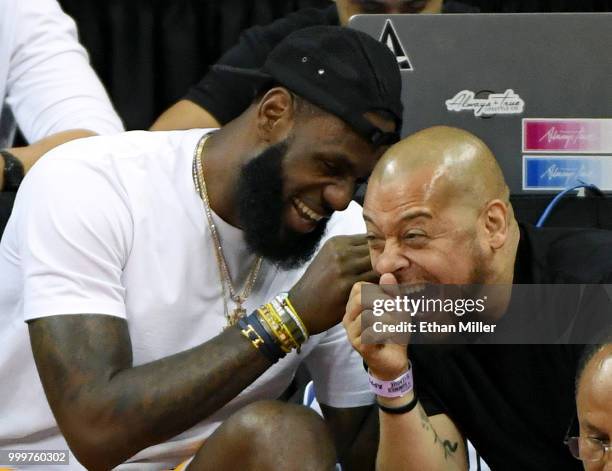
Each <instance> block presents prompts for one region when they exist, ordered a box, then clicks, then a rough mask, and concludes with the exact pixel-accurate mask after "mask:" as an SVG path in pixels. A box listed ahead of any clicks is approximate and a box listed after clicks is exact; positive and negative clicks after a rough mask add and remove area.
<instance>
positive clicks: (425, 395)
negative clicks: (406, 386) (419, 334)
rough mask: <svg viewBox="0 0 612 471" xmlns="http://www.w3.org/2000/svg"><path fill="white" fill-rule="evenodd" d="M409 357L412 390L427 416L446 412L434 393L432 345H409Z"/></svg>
mask: <svg viewBox="0 0 612 471" xmlns="http://www.w3.org/2000/svg"><path fill="white" fill-rule="evenodd" d="M408 351H409V358H410V362H411V364H412V375H413V380H414V392H415V394H416V396H417V397H418V399H419V403H420V404H421V407H423V409H424V410H425V413H426V414H427V416H428V417H432V416H434V415H438V414H448V412H447V409H446V407H445V406H444V403H443V401H442V399H441V398H440V397H439V396H438V394H437V393H436V387H435V377H436V375H438V376H439V375H440V372H439V371H438V369H437V368H436V366H435V365H436V363H437V361H436V360H437V352H436V350H435V347H434V346H432V345H410V347H409V350H408Z"/></svg>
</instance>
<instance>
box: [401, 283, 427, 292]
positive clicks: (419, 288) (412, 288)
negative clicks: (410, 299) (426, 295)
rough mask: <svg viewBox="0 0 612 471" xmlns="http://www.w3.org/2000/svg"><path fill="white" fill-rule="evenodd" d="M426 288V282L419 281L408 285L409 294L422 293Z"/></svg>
mask: <svg viewBox="0 0 612 471" xmlns="http://www.w3.org/2000/svg"><path fill="white" fill-rule="evenodd" d="M424 290H425V284H423V283H419V284H414V285H408V286H406V291H407V294H413V293H420V292H421V291H424Z"/></svg>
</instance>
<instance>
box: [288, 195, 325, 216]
mask: <svg viewBox="0 0 612 471" xmlns="http://www.w3.org/2000/svg"><path fill="white" fill-rule="evenodd" d="M292 202H293V206H294V207H295V209H296V210H297V212H298V214H299V215H300V216H302V217H303V218H304V219H308V220H310V221H312V222H319V221H321V220H322V219H324V218H325V216H323V215H321V214H319V213H317V212H316V211H314V210H313V209H311V208H309V207H308V206H306V204H305V203H304V202H303V201H302V200H300V199H298V198H293V199H292Z"/></svg>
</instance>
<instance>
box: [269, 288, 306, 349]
mask: <svg viewBox="0 0 612 471" xmlns="http://www.w3.org/2000/svg"><path fill="white" fill-rule="evenodd" d="M270 304H272V307H273V308H274V310H275V312H276V314H278V316H279V317H280V320H281V322H282V323H283V324H284V325H285V327H286V328H287V329H288V330H289V334H290V335H291V338H293V339H294V340H295V342H296V343H297V344H298V345H302V344H303V343H304V340H305V339H304V334H303V333H302V330H301V329H300V326H299V325H298V324H297V323H296V322H295V319H293V316H292V315H291V313H290V312H289V311H288V310H287V309H286V308H285V307H284V306H283V305H282V304H281V303H280V302H279V301H278V299H277V298H274V299H273V300H272V301H271V302H270ZM298 350H299V347H298ZM298 353H299V352H298Z"/></svg>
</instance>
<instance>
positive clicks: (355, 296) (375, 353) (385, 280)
mask: <svg viewBox="0 0 612 471" xmlns="http://www.w3.org/2000/svg"><path fill="white" fill-rule="evenodd" d="M365 285H370V287H371V288H370V289H375V287H376V285H373V284H372V283H363V282H360V283H356V284H355V285H354V286H353V289H352V290H351V294H350V297H349V301H348V303H347V305H346V314H345V315H344V319H343V320H342V325H343V326H344V328H345V329H346V333H347V335H348V338H349V341H350V342H351V345H353V348H354V349H355V350H357V352H359V354H360V355H361V356H362V357H363V359H364V360H365V362H366V363H367V364H368V367H369V369H370V372H371V373H372V374H373V375H374V376H375V377H376V378H379V379H381V380H384V381H391V380H393V379H395V378H397V377H399V376H400V375H401V374H402V373H404V372H405V371H406V370H407V369H408V354H407V349H406V346H405V345H400V344H395V343H383V344H365V343H362V336H363V334H364V331H363V326H362V315H363V313H364V312H367V311H371V310H372V309H373V306H371V305H365V306H364V305H363V304H362V302H363V300H362V296H361V291H362V288H363V287H364V286H365ZM379 289H380V294H379V295H378V296H377V297H379V298H383V297H386V296H388V295H389V294H392V293H393V290H396V289H397V280H396V279H395V277H394V276H393V275H392V274H390V273H385V274H384V275H383V276H382V277H381V278H380V285H379Z"/></svg>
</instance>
